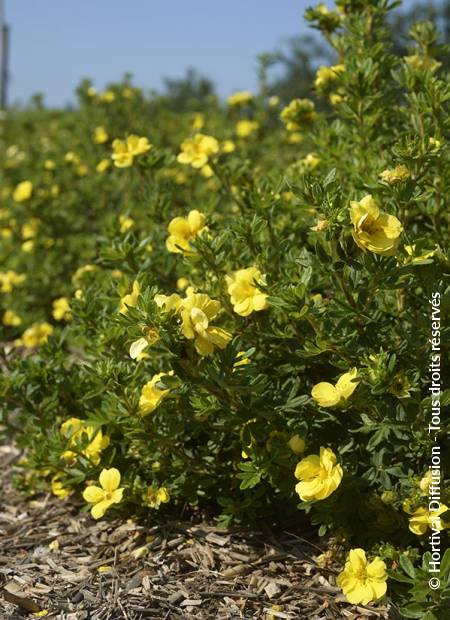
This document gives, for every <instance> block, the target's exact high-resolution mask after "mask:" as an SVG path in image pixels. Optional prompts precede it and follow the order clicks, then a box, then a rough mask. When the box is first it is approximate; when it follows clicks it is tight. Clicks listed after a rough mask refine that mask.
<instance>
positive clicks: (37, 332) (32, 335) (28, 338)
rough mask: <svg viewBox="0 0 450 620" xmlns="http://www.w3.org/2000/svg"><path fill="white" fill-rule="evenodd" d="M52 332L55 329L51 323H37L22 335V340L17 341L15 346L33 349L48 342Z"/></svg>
mask: <svg viewBox="0 0 450 620" xmlns="http://www.w3.org/2000/svg"><path fill="white" fill-rule="evenodd" d="M52 332H53V327H52V326H51V325H50V324H49V323H46V322H44V323H36V324H35V325H32V326H31V327H29V328H28V329H26V330H25V331H24V332H23V334H22V338H19V339H18V340H16V341H15V344H16V345H17V346H19V347H20V346H23V347H27V348H28V349H31V348H33V347H37V346H39V345H40V344H43V343H44V342H46V341H47V338H48V337H49V336H50V334H51V333H52Z"/></svg>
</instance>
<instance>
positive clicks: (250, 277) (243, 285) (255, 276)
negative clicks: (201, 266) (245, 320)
mask: <svg viewBox="0 0 450 620" xmlns="http://www.w3.org/2000/svg"><path fill="white" fill-rule="evenodd" d="M226 282H227V285H228V294H229V295H230V298H231V303H232V304H233V310H234V311H235V312H236V314H239V315H240V316H248V315H249V314H251V313H252V312H258V311H260V310H264V308H267V294H266V293H263V292H262V291H261V290H260V289H259V288H258V287H257V286H256V284H265V276H263V275H261V272H260V271H259V269H257V268H256V267H248V268H247V269H239V270H238V271H235V272H234V273H233V275H231V276H226Z"/></svg>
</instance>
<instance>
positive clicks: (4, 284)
mask: <svg viewBox="0 0 450 620" xmlns="http://www.w3.org/2000/svg"><path fill="white" fill-rule="evenodd" d="M25 279H26V276H25V275H23V274H20V273H17V272H16V271H13V270H12V269H9V270H8V271H0V293H11V291H12V290H13V288H14V286H17V285H18V284H22V282H24V281H25Z"/></svg>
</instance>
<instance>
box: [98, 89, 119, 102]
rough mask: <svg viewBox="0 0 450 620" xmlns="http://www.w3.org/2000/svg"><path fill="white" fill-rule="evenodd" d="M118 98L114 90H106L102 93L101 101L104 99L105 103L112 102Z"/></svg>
mask: <svg viewBox="0 0 450 620" xmlns="http://www.w3.org/2000/svg"><path fill="white" fill-rule="evenodd" d="M115 98H116V95H115V94H114V93H113V91H112V90H105V91H103V92H102V93H100V101H104V102H105V103H111V102H112V101H114V99H115Z"/></svg>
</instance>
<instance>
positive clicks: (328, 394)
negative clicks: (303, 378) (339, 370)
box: [311, 368, 359, 407]
mask: <svg viewBox="0 0 450 620" xmlns="http://www.w3.org/2000/svg"><path fill="white" fill-rule="evenodd" d="M357 376H358V371H357V369H356V368H352V369H351V370H349V371H348V372H346V373H344V374H343V375H342V377H340V378H339V379H338V381H337V383H336V385H332V384H331V383H328V382H327V381H321V382H320V383H316V385H315V386H314V387H313V389H312V390H311V396H312V397H313V398H314V400H315V401H316V403H318V404H319V405H320V406H321V407H334V406H335V405H342V404H344V403H345V401H346V400H348V399H349V398H350V396H351V395H352V394H353V392H354V391H355V390H356V387H357V385H358V383H359V381H355V379H356V378H357Z"/></svg>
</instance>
